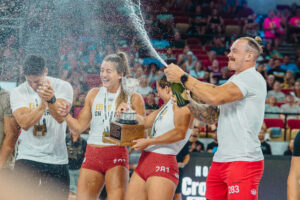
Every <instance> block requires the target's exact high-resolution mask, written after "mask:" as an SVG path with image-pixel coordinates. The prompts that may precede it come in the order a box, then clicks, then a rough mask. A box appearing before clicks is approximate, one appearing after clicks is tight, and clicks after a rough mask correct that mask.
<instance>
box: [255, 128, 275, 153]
mask: <svg viewBox="0 0 300 200" xmlns="http://www.w3.org/2000/svg"><path fill="white" fill-rule="evenodd" d="M265 135H266V131H265V129H264V128H261V129H260V132H259V134H258V139H259V141H260V144H261V146H260V147H261V150H262V153H263V154H264V155H272V151H271V145H270V144H268V143H267V142H266V141H265Z"/></svg>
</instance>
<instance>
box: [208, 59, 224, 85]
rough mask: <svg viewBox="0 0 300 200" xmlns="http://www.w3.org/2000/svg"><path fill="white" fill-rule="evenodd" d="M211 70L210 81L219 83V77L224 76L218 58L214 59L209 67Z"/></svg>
mask: <svg viewBox="0 0 300 200" xmlns="http://www.w3.org/2000/svg"><path fill="white" fill-rule="evenodd" d="M208 70H209V72H210V83H212V84H217V82H218V79H219V78H220V77H221V76H222V73H221V72H220V68H219V61H218V60H217V59H215V60H213V62H212V65H211V66H209V67H208Z"/></svg>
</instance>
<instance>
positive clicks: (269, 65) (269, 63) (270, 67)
mask: <svg viewBox="0 0 300 200" xmlns="http://www.w3.org/2000/svg"><path fill="white" fill-rule="evenodd" d="M273 68H274V59H273V58H270V59H269V60H268V64H267V69H266V72H268V71H269V70H270V69H273Z"/></svg>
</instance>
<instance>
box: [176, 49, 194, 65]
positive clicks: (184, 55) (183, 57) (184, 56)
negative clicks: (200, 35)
mask: <svg viewBox="0 0 300 200" xmlns="http://www.w3.org/2000/svg"><path fill="white" fill-rule="evenodd" d="M188 52H192V51H191V49H190V47H189V45H185V46H184V49H183V52H182V54H180V55H179V56H178V59H177V64H179V65H183V64H184V62H185V61H187V59H188V55H187V54H188ZM192 54H193V55H192V57H193V60H194V61H197V57H196V56H195V55H194V53H193V52H192Z"/></svg>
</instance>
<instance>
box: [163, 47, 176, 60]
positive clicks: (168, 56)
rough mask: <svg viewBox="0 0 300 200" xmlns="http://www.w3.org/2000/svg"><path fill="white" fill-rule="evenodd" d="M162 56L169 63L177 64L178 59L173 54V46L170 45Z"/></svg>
mask: <svg viewBox="0 0 300 200" xmlns="http://www.w3.org/2000/svg"><path fill="white" fill-rule="evenodd" d="M161 58H162V59H163V60H164V61H166V63H167V64H171V63H174V64H176V63H177V61H176V57H175V56H174V54H173V50H172V48H171V47H169V48H168V49H167V52H166V54H161Z"/></svg>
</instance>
